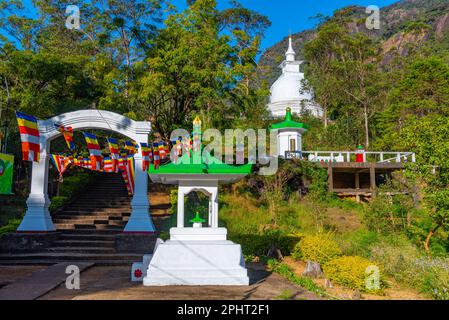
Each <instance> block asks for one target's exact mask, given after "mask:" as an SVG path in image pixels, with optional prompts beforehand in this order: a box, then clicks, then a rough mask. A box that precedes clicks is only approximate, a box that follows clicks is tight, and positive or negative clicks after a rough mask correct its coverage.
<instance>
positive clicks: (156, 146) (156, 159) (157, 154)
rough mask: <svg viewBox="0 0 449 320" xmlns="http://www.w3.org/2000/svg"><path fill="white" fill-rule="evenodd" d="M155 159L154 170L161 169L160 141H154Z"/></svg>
mask: <svg viewBox="0 0 449 320" xmlns="http://www.w3.org/2000/svg"><path fill="white" fill-rule="evenodd" d="M153 160H154V170H157V169H159V165H160V163H161V159H160V157H159V143H157V142H154V143H153Z"/></svg>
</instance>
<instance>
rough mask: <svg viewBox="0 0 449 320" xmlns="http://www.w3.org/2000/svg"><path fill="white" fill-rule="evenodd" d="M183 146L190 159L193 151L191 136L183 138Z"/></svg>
mask: <svg viewBox="0 0 449 320" xmlns="http://www.w3.org/2000/svg"><path fill="white" fill-rule="evenodd" d="M182 146H183V149H184V150H183V151H186V152H187V154H188V155H189V157H190V151H191V150H192V140H191V139H190V137H189V136H185V137H183V138H182Z"/></svg>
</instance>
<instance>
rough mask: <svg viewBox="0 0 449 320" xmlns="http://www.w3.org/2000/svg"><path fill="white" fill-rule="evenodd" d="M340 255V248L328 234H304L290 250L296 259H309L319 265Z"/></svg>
mask: <svg viewBox="0 0 449 320" xmlns="http://www.w3.org/2000/svg"><path fill="white" fill-rule="evenodd" d="M340 255H341V249H340V247H339V246H338V244H337V243H336V242H335V241H334V240H333V239H332V237H331V235H330V234H317V235H312V236H305V237H304V238H303V239H301V241H300V242H299V243H298V244H297V245H296V246H295V248H294V249H293V252H292V256H293V258H294V259H296V260H301V259H302V260H310V261H315V262H318V263H319V264H321V265H323V264H325V263H326V262H328V261H330V260H332V259H334V258H336V257H338V256H340Z"/></svg>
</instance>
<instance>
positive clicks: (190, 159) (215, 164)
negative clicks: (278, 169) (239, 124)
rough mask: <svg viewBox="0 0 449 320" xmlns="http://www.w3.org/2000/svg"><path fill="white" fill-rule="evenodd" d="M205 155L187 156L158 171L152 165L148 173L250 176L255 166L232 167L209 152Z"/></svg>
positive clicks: (191, 154)
mask: <svg viewBox="0 0 449 320" xmlns="http://www.w3.org/2000/svg"><path fill="white" fill-rule="evenodd" d="M203 153H204V155H201V152H191V153H190V155H189V154H185V155H183V156H182V157H180V158H179V159H178V160H177V161H176V163H173V162H169V163H168V164H166V165H162V166H160V167H159V169H157V170H155V169H154V164H151V165H150V168H149V170H148V173H149V174H150V175H167V174H176V175H179V174H191V175H198V174H200V175H248V174H250V173H251V171H252V168H253V164H245V165H241V166H232V165H228V164H225V163H223V162H222V161H220V160H218V159H217V158H215V157H213V156H212V155H211V154H210V153H209V152H207V151H206V152H203Z"/></svg>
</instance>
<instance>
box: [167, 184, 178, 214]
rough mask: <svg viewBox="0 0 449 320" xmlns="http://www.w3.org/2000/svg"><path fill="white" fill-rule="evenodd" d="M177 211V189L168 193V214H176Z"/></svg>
mask: <svg viewBox="0 0 449 320" xmlns="http://www.w3.org/2000/svg"><path fill="white" fill-rule="evenodd" d="M177 211H178V189H172V190H171V191H170V209H169V210H168V212H169V213H170V214H176V212H177Z"/></svg>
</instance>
